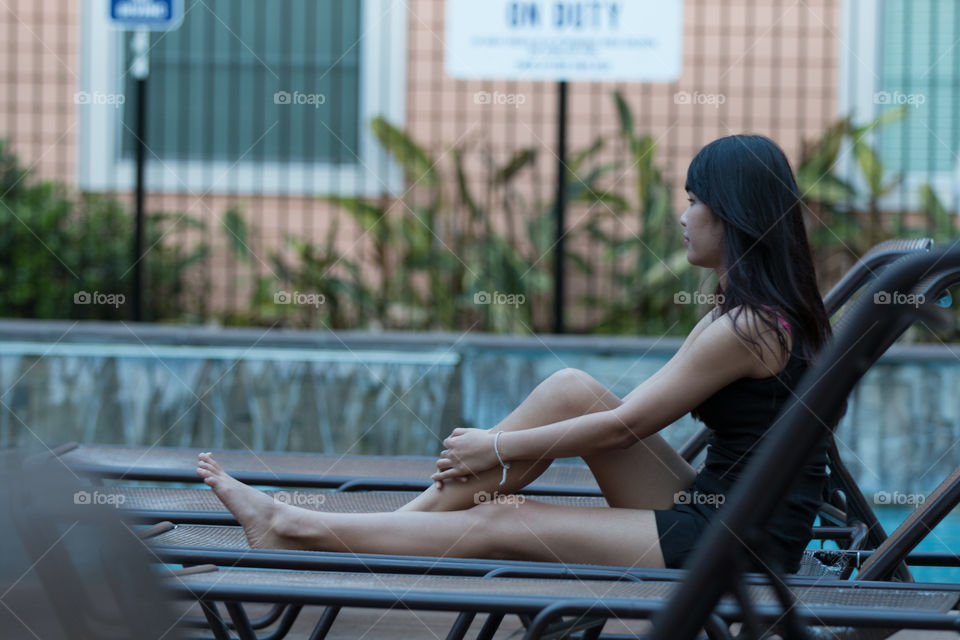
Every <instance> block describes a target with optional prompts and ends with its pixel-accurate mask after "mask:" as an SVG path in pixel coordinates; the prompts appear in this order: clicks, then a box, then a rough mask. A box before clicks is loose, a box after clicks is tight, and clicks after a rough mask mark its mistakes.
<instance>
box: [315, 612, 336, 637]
mask: <svg viewBox="0 0 960 640" xmlns="http://www.w3.org/2000/svg"><path fill="white" fill-rule="evenodd" d="M339 613H340V607H338V606H333V605H331V606H329V607H327V608H326V609H325V610H324V612H323V615H322V616H320V620H318V621H317V626H315V627H314V628H313V633H311V634H310V640H321V639H322V638H326V637H327V634H328V633H330V628H331V627H332V626H333V621H334V620H336V619H337V615H338V614H339Z"/></svg>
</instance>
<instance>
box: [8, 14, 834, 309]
mask: <svg viewBox="0 0 960 640" xmlns="http://www.w3.org/2000/svg"><path fill="white" fill-rule="evenodd" d="M839 4H840V3H835V2H830V1H828V0H809V1H807V2H803V3H794V2H788V1H787V0H724V1H714V0H688V1H687V2H686V3H685V11H684V21H685V26H684V54H683V74H682V77H681V78H680V80H679V81H678V82H676V83H669V84H664V83H660V84H638V83H621V84H609V83H582V82H581V83H571V85H570V87H569V111H568V113H569V120H568V122H569V125H568V126H569V133H568V135H569V148H570V149H571V150H576V149H580V148H583V147H585V146H586V145H588V144H589V143H590V142H592V141H593V140H594V139H595V138H596V137H597V136H600V135H613V134H614V133H615V132H616V130H617V119H616V112H615V110H614V106H613V101H612V99H611V93H612V91H614V90H615V89H616V90H619V91H621V92H622V93H623V94H624V96H625V97H626V98H627V100H628V102H629V104H630V105H631V107H632V108H633V110H634V115H635V118H636V122H637V127H638V128H639V129H640V130H642V131H643V132H648V133H650V134H651V135H652V136H654V138H655V139H656V140H657V154H658V157H659V162H660V166H661V167H663V169H664V173H665V176H666V178H667V179H668V180H670V181H671V183H672V184H673V185H674V186H675V187H676V189H675V192H676V193H675V209H676V214H677V216H679V214H680V213H681V212H682V208H683V202H684V200H683V195H682V183H683V178H684V173H685V170H686V165H687V163H688V162H689V160H690V158H691V157H692V155H693V154H694V153H695V152H696V151H697V149H699V148H700V147H701V146H702V145H703V144H705V143H706V142H709V141H710V140H712V139H714V138H716V137H718V136H722V135H727V134H730V133H736V132H755V133H762V134H765V135H768V136H770V137H772V138H773V139H775V140H777V141H778V142H779V143H780V144H781V145H782V146H783V147H784V149H785V150H786V152H787V154H788V156H789V157H790V158H791V160H792V161H793V162H796V161H797V159H798V157H799V153H800V149H801V145H802V142H803V140H805V139H810V138H813V137H815V136H817V135H818V134H819V133H820V132H822V131H823V130H824V128H825V127H826V126H827V125H828V124H829V123H830V122H831V121H833V120H834V119H835V118H836V117H837V88H838V68H839V61H838V55H840V52H839V48H840V46H841V44H840V42H839V36H838V35H837V34H838V33H839V32H840V24H839V21H840V9H839V7H838V5H839ZM79 6H80V3H79V2H73V1H68V0H7V1H6V2H4V3H3V5H2V6H0V33H2V34H3V40H4V44H2V45H0V96H2V97H0V137H5V138H7V139H8V140H9V141H10V145H11V147H12V149H13V150H14V151H15V152H16V153H17V154H18V155H19V156H20V158H21V159H22V161H23V162H24V163H26V164H28V165H29V166H32V167H34V168H35V171H36V173H37V175H39V176H42V177H44V178H55V179H60V180H65V181H68V182H71V183H76V180H77V157H78V139H79V138H78V134H79V131H78V128H79V126H80V123H79V119H78V109H77V105H76V104H75V102H74V94H75V93H76V91H77V90H78V87H79V86H81V79H80V74H81V73H82V69H81V57H80V52H81V45H82V43H81V42H80V38H81V29H80V10H79ZM408 29H409V31H408V47H407V62H408V66H407V92H406V96H403V97H402V99H404V100H405V101H406V111H407V121H406V123H405V124H406V128H407V129H408V131H409V132H410V133H411V135H412V136H413V138H414V139H415V140H417V141H418V142H419V143H420V144H421V145H423V146H424V147H426V148H427V149H429V150H430V151H431V153H433V154H434V155H435V156H436V157H437V158H439V160H440V162H439V169H440V170H441V171H445V172H447V173H446V175H450V174H449V171H450V166H449V153H448V152H447V151H448V149H449V147H450V145H452V144H460V145H467V147H468V149H470V150H472V154H473V155H472V156H471V155H468V158H467V162H468V166H470V167H472V168H473V169H475V170H474V171H471V172H470V175H471V178H472V180H473V181H474V184H475V186H477V187H479V185H480V183H481V181H482V172H481V167H482V165H481V161H480V158H481V154H480V150H481V149H484V148H487V147H488V148H489V149H490V151H491V153H492V155H493V156H494V157H495V158H497V159H498V161H500V162H503V161H505V160H506V159H507V158H509V157H510V155H511V154H512V153H513V152H514V151H515V150H516V149H518V148H522V147H534V148H536V149H537V151H538V156H537V161H536V163H535V165H534V166H533V167H532V170H531V171H529V172H528V173H527V174H525V177H523V179H522V180H521V181H519V182H518V189H519V190H520V192H521V193H522V194H523V196H524V197H525V198H526V199H527V200H528V202H530V203H543V202H547V201H549V200H550V198H552V195H553V190H554V180H555V176H556V157H555V155H554V151H555V145H556V136H557V132H556V129H557V125H556V102H557V97H556V96H557V87H556V84H554V83H534V82H506V81H462V80H454V79H451V78H449V77H447V76H446V75H445V73H444V69H443V33H444V2H442V1H441V0H410V2H409V17H408ZM480 91H486V92H491V93H493V92H499V93H505V94H513V95H515V96H522V98H523V104H522V105H519V107H515V106H514V105H495V104H494V105H491V104H478V103H477V101H476V95H477V93H478V92H480ZM680 92H686V93H687V94H689V95H691V96H693V95H706V96H710V98H709V99H710V100H713V101H714V102H716V101H719V100H722V104H720V105H714V104H699V105H696V104H678V103H677V101H676V96H677V95H678V93H680ZM617 151H618V150H617V148H616V147H615V146H611V147H610V150H609V152H608V154H607V156H604V157H606V158H610V159H613V158H614V157H616V154H617ZM632 180H633V175H632V173H631V172H630V171H629V168H627V169H626V170H625V171H624V172H623V173H622V176H617V177H616V178H615V179H612V180H611V182H610V188H611V189H614V190H626V189H628V188H629V185H631V184H632ZM118 195H119V196H120V197H122V198H124V199H127V200H129V199H130V198H131V196H130V194H126V193H123V194H118ZM415 195H416V190H415V189H414V190H413V191H412V192H411V193H410V194H408V195H407V199H410V198H414V197H415ZM450 202H451V206H457V205H456V203H455V200H454V199H453V198H451V200H450ZM234 204H239V205H241V206H242V208H243V211H244V214H245V216H246V217H247V219H248V221H249V222H250V224H252V225H253V227H254V228H255V229H258V230H259V233H260V235H259V237H258V238H257V245H256V246H254V247H253V249H254V252H255V254H256V255H257V256H258V258H259V259H258V260H255V261H254V262H255V263H259V264H257V266H256V269H257V270H258V271H259V272H260V273H269V270H270V267H269V265H268V260H267V254H268V252H269V248H270V247H275V246H278V244H279V243H282V242H283V239H284V238H285V237H287V236H289V235H297V236H305V237H307V238H312V239H314V240H315V241H321V240H322V239H323V237H324V235H325V232H326V230H327V229H328V228H329V224H330V221H331V220H332V219H333V217H334V216H338V215H340V214H339V213H338V212H337V211H335V210H332V209H331V208H330V206H328V205H327V204H325V203H324V202H322V201H320V200H319V199H316V198H304V197H267V196H260V195H243V194H238V195H229V194H226V195H204V194H203V193H154V192H151V193H150V194H149V197H148V203H147V206H148V209H149V210H175V211H182V212H184V213H186V214H188V215H191V216H195V217H197V218H200V219H202V220H205V221H206V222H207V224H208V230H207V232H206V235H207V240H208V242H210V243H211V245H212V246H213V248H214V255H213V259H212V260H211V262H210V274H209V275H210V277H211V279H212V283H213V289H212V291H211V292H210V298H209V302H210V307H211V309H223V308H229V307H237V306H238V305H239V306H242V305H243V302H244V300H245V299H246V297H245V291H246V287H247V286H248V284H249V282H250V281H251V276H252V274H251V273H250V272H249V270H248V269H247V268H246V267H244V266H243V265H241V264H238V263H237V262H236V261H235V260H234V259H233V258H232V257H231V256H230V255H229V252H228V251H227V250H226V246H227V243H226V238H225V237H224V234H223V233H222V232H220V231H219V227H220V217H221V215H222V212H223V211H224V210H225V208H226V207H228V206H231V205H234ZM400 210H402V209H400ZM592 214H593V211H591V210H588V209H584V208H579V209H578V208H576V207H573V208H571V211H570V214H569V215H568V221H569V224H570V225H577V224H582V223H583V222H584V221H585V220H586V219H587V217H588V216H590V215H592ZM498 224H500V225H503V224H506V221H504V220H499V221H498ZM631 225H634V223H633V222H631V221H629V220H625V221H624V227H623V232H624V233H629V232H630V231H629V229H630V228H631ZM634 226H635V225H634ZM338 238H339V243H340V245H341V246H342V250H343V252H344V255H348V256H357V255H359V254H358V253H357V252H359V251H363V250H365V247H366V245H365V242H364V239H363V238H362V237H361V234H360V232H359V231H358V230H357V229H355V228H352V227H351V225H349V224H341V225H340V230H339V236H338ZM196 239H197V236H196V232H187V233H184V234H176V241H178V242H190V241H192V240H196ZM571 276H572V277H573V281H572V282H571V284H570V285H569V286H570V295H571V296H576V295H579V293H581V292H583V291H584V290H586V289H587V288H590V287H594V288H596V287H598V286H599V287H600V289H601V290H602V288H603V286H604V283H599V285H597V284H596V283H590V282H587V281H585V280H583V279H579V280H578V279H577V276H576V274H575V273H571ZM584 319H585V318H581V319H580V320H581V321H582V320H584ZM577 322H578V321H577V319H572V323H573V324H574V325H576V324H577Z"/></svg>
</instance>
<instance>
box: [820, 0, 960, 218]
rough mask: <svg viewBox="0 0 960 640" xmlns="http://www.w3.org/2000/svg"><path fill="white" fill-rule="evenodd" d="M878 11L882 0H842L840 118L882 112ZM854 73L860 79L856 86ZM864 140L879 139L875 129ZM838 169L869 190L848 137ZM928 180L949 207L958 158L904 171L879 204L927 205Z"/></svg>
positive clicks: (859, 119) (857, 119)
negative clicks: (923, 194) (948, 167)
mask: <svg viewBox="0 0 960 640" xmlns="http://www.w3.org/2000/svg"><path fill="white" fill-rule="evenodd" d="M854 4H855V5H856V7H854ZM854 9H856V12H854ZM880 12H881V8H880V3H879V1H878V0H844V2H843V7H842V13H841V25H840V34H841V40H840V42H839V43H838V46H839V58H840V75H839V84H838V91H837V108H838V110H837V115H838V117H841V118H842V117H846V116H847V115H848V114H853V123H854V124H856V125H862V124H866V123H868V122H872V121H874V120H875V119H876V118H877V117H878V116H879V115H880V111H879V107H880V105H878V104H876V103H875V102H874V95H875V94H876V93H877V92H878V91H880V86H879V80H880V75H879V73H878V71H879V66H880V47H881V45H882V44H883V43H882V42H880V38H879V34H880V20H881V14H880ZM854 15H856V20H854ZM958 35H960V34H958ZM851 78H852V79H854V80H855V81H856V82H855V84H854V85H852V86H851V82H850V81H851ZM865 140H866V141H867V142H869V144H871V145H876V142H877V134H876V132H873V131H872V132H870V133H868V134H867V135H866V138H865ZM954 155H955V156H960V149H956V150H955V151H954ZM837 174H838V176H839V177H840V178H841V179H843V180H847V181H849V182H850V183H851V184H852V185H853V186H854V188H856V189H857V191H858V192H859V193H866V192H867V185H866V181H865V180H864V179H863V176H862V175H861V173H860V170H859V167H858V166H857V161H856V158H855V157H854V155H853V149H852V148H851V145H850V144H849V142H844V144H843V146H842V147H841V148H840V154H839V155H838V158H837ZM924 183H929V184H930V185H931V186H932V187H933V190H934V191H935V192H936V194H937V197H938V198H940V201H941V202H943V203H944V205H945V206H946V207H947V208H950V207H952V206H953V204H954V203H955V202H956V199H957V198H958V197H960V160H958V161H957V164H956V166H955V167H954V169H953V170H952V171H938V172H935V173H928V172H926V171H907V172H905V173H904V176H903V180H902V182H901V183H900V185H899V186H898V187H897V188H896V189H893V190H892V191H891V192H890V193H889V194H887V195H886V196H884V197H883V198H881V199H880V200H879V202H878V203H877V206H878V207H879V208H880V209H882V210H885V211H899V210H901V209H903V208H904V207H906V208H908V209H910V210H920V209H922V208H923V205H922V203H921V201H920V197H919V194H918V191H919V189H920V186H921V185H923V184H924ZM904 190H906V191H904ZM855 202H856V204H857V205H859V206H865V205H866V198H863V199H862V201H860V200H857V201H855Z"/></svg>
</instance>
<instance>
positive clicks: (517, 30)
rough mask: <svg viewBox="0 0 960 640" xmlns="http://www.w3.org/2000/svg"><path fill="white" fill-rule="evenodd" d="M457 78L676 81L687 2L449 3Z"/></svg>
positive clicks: (452, 70) (451, 59)
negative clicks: (685, 4) (684, 7)
mask: <svg viewBox="0 0 960 640" xmlns="http://www.w3.org/2000/svg"><path fill="white" fill-rule="evenodd" d="M446 18H447V26H446V34H445V40H446V51H445V54H446V55H445V58H446V60H445V66H446V71H447V74H449V75H450V76H452V77H454V78H465V79H469V78H484V79H491V80H493V79H512V80H644V81H649V82H672V81H675V80H677V79H678V78H679V77H680V69H681V66H682V53H683V52H682V40H683V0H655V1H654V0H608V1H601V0H595V1H593V2H573V1H562V0H540V1H536V0H530V1H527V2H518V1H514V0H482V1H481V0H447V16H446Z"/></svg>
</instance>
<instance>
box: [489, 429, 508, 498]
mask: <svg viewBox="0 0 960 640" xmlns="http://www.w3.org/2000/svg"><path fill="white" fill-rule="evenodd" d="M502 435H503V431H497V435H495V436H494V437H493V452H494V453H495V454H497V460H498V461H499V462H500V466H501V467H503V477H502V478H500V486H503V483H504V482H506V481H507V469H509V468H510V463H509V462H504V461H503V458H502V457H500V447H499V444H500V436H502Z"/></svg>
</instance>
